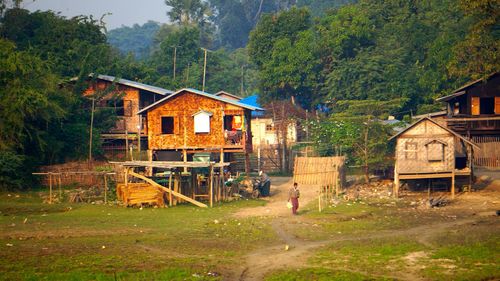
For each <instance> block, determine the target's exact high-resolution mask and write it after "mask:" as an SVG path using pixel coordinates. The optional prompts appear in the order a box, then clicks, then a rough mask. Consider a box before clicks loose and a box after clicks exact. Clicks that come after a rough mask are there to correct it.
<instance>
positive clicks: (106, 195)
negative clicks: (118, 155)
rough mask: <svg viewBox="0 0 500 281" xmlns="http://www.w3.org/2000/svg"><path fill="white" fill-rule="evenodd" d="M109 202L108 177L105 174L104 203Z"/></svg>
mask: <svg viewBox="0 0 500 281" xmlns="http://www.w3.org/2000/svg"><path fill="white" fill-rule="evenodd" d="M107 203H108V177H107V176H106V174H104V204H107Z"/></svg>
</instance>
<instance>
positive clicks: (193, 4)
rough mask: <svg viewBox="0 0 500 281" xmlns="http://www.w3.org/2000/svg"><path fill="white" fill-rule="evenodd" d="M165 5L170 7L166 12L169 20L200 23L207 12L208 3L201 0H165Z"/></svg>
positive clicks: (204, 19)
mask: <svg viewBox="0 0 500 281" xmlns="http://www.w3.org/2000/svg"><path fill="white" fill-rule="evenodd" d="M165 5H167V6H169V7H170V8H171V9H170V11H168V12H167V15H168V17H169V18H170V20H171V21H172V22H177V23H179V24H182V25H189V24H198V25H202V24H204V23H205V22H206V20H207V16H208V13H209V9H208V5H207V4H206V3H204V2H202V1H201V0H165Z"/></svg>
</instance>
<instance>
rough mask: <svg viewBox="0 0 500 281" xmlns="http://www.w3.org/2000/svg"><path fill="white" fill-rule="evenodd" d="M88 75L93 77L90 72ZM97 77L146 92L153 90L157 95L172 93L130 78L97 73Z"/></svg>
mask: <svg viewBox="0 0 500 281" xmlns="http://www.w3.org/2000/svg"><path fill="white" fill-rule="evenodd" d="M90 76H91V77H93V75H92V74H91V75H90ZM97 79H101V80H106V81H109V82H115V83H117V84H121V85H125V86H129V87H133V88H137V89H141V90H145V91H148V92H153V93H156V94H159V95H162V96H167V95H171V94H173V93H174V92H173V91H171V90H167V89H164V88H160V87H156V86H151V85H147V84H143V83H140V82H135V81H131V80H127V79H123V78H116V77H114V76H110V75H102V74H99V75H97Z"/></svg>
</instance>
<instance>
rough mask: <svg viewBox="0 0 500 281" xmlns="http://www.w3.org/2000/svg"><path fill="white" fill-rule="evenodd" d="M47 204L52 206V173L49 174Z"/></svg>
mask: <svg viewBox="0 0 500 281" xmlns="http://www.w3.org/2000/svg"><path fill="white" fill-rule="evenodd" d="M49 204H52V173H49Z"/></svg>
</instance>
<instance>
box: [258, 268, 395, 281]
mask: <svg viewBox="0 0 500 281" xmlns="http://www.w3.org/2000/svg"><path fill="white" fill-rule="evenodd" d="M265 280H266V281H336V280H338V281H364V280H392V279H385V278H373V277H368V276H366V275H363V274H360V273H356V272H348V271H342V270H330V269H324V268H308V269H298V270H289V271H280V272H276V273H274V274H272V275H270V276H268V277H267V278H266V279H265Z"/></svg>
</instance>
